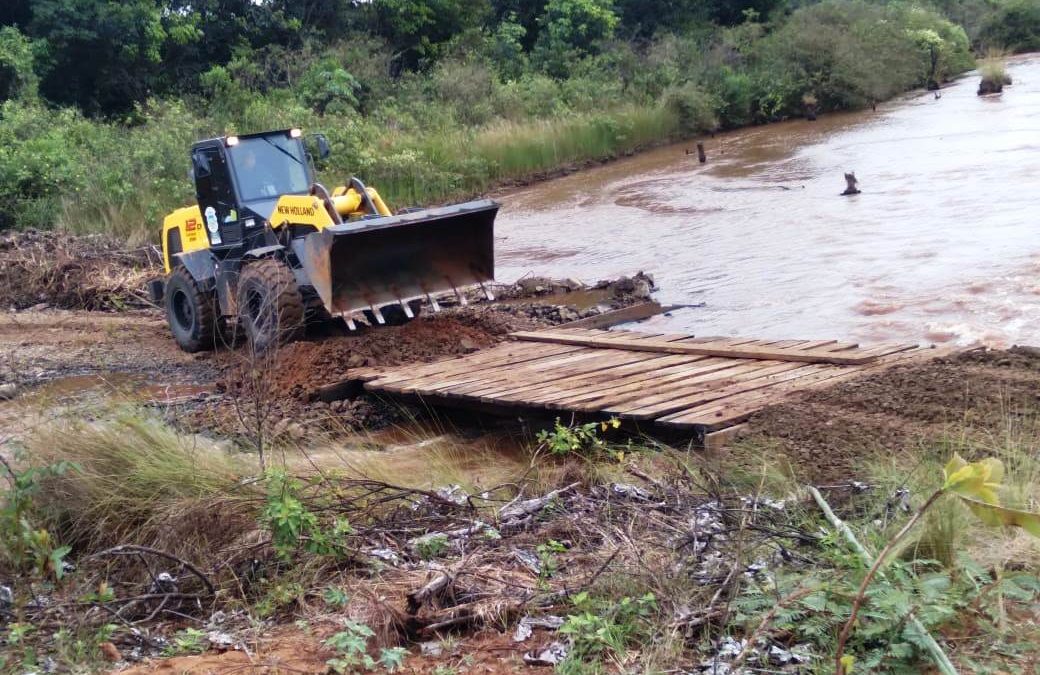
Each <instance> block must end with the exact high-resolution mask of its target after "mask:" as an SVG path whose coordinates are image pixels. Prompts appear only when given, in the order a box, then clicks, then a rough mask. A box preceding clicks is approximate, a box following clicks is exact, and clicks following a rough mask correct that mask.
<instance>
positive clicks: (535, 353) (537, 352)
mask: <svg viewBox="0 0 1040 675" xmlns="http://www.w3.org/2000/svg"><path fill="white" fill-rule="evenodd" d="M521 344H523V343H519V342H514V343H509V345H510V346H511V347H519V346H520V345H521ZM542 346H543V347H544V346H546V345H542ZM557 346H558V347H564V348H563V349H524V350H520V349H515V348H511V349H505V347H506V345H501V346H499V347H494V348H493V349H491V350H488V351H486V352H477V353H476V354H472V355H470V356H464V357H457V356H456V357H453V358H452V359H450V360H448V361H442V362H438V363H436V364H428V367H423V366H415V365H412V366H394V367H393V368H388V369H384V372H383V375H382V376H381V377H380V378H378V381H379V382H380V383H383V384H390V383H393V382H401V381H405V380H415V379H418V378H420V377H431V376H434V375H445V376H446V375H449V374H451V373H459V372H469V371H472V370H474V369H477V368H497V367H500V366H503V365H513V366H516V365H519V364H521V363H527V362H529V361H536V360H539V359H547V358H551V357H554V356H559V355H562V354H574V353H577V352H582V351H586V348H584V347H573V346H569V345H557ZM500 350H501V351H500Z"/></svg>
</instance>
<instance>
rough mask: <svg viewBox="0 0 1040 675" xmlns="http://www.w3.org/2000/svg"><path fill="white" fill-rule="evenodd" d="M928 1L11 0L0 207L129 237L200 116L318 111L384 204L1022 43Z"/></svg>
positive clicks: (175, 183) (1031, 1)
mask: <svg viewBox="0 0 1040 675" xmlns="http://www.w3.org/2000/svg"><path fill="white" fill-rule="evenodd" d="M935 1H936V2H937V3H938V4H937V5H936V6H934V7H933V6H928V5H917V4H905V3H902V2H877V1H875V2H870V1H868V0H824V1H823V2H819V3H815V2H806V1H805V0H786V1H785V0H711V1H709V2H694V1H692V0H690V1H686V2H672V1H668V2H665V1H664V0H539V1H536V2H519V1H517V0H374V1H372V2H353V1H351V0H307V1H302V2H290V1H289V0H120V1H119V2H116V1H115V0H13V1H9V2H5V3H4V6H3V7H0V198H2V199H3V202H4V204H5V205H7V206H6V208H5V209H4V211H3V212H2V213H0V227H4V226H14V225H20V226H50V225H54V224H58V225H61V226H65V227H68V228H70V229H73V230H77V231H80V230H90V231H94V230H110V231H115V232H117V233H121V234H129V233H131V232H144V233H150V232H152V231H153V230H155V229H156V224H157V220H158V219H159V218H160V217H161V215H162V214H163V213H164V212H165V211H166V210H168V209H169V208H170V207H171V206H175V205H178V204H182V203H185V202H186V201H188V200H190V198H191V194H192V190H191V185H190V183H189V182H188V180H187V178H186V169H187V166H186V165H187V162H186V157H187V148H188V146H189V144H190V143H191V142H192V141H193V140H195V139H196V138H199V137H203V136H207V135H218V134H222V133H227V132H231V131H236V132H247V131H256V130H260V129H264V128H274V127H280V126H290V125H293V126H302V127H305V128H308V129H312V130H319V129H320V130H322V131H325V132H326V133H327V134H328V135H329V137H330V139H331V140H332V142H333V147H334V155H333V157H332V158H331V159H330V160H329V163H328V165H327V166H325V167H322V169H323V178H324V179H325V180H327V181H328V182H339V181H341V180H342V179H343V178H345V177H346V176H347V175H349V174H356V175H359V176H361V177H363V178H364V179H365V180H366V181H367V182H369V183H371V184H374V185H377V186H379V187H380V189H381V190H382V191H383V192H384V193H385V194H386V195H387V196H388V197H389V198H390V200H391V201H392V203H393V204H394V205H396V206H404V205H407V204H410V203H422V202H430V201H436V200H441V199H446V198H451V197H456V196H461V195H465V194H469V193H474V192H478V191H481V190H484V189H486V188H487V187H488V186H489V185H492V184H494V183H496V182H500V181H503V180H509V179H514V178H520V177H525V176H528V175H531V174H534V173H538V172H541V171H546V170H552V169H554V168H557V167H559V166H561V165H565V164H568V163H573V162H581V161H585V160H588V159H594V158H602V157H609V156H612V155H616V154H619V153H623V152H627V151H630V150H633V149H636V148H639V147H643V146H646V145H650V144H653V143H659V142H662V141H664V140H668V139H670V138H678V137H683V136H689V135H692V134H695V133H698V132H702V131H705V130H710V129H715V128H725V127H732V126H737V125H743V124H749V123H760V122H767V121H771V120H777V119H782V118H784V117H789V116H795V115H800V114H803V113H804V112H805V106H806V105H807V103H809V102H812V103H811V104H812V105H813V106H814V107H818V109H819V110H820V111H826V110H835V109H845V108H852V107H858V106H863V105H867V104H869V103H870V102H871V101H876V100H880V99H884V98H886V97H889V96H892V95H893V94H896V93H898V92H900V91H904V90H906V89H909V88H912V87H915V86H922V85H925V84H928V83H930V82H937V81H941V80H943V79H944V78H947V77H949V76H950V75H952V74H955V73H958V72H961V71H963V70H966V69H968V68H970V67H971V65H972V63H973V60H972V57H971V54H970V51H969V50H970V47H969V44H970V42H971V41H972V40H974V41H975V42H976V43H977V45H978V44H983V43H985V44H990V45H992V44H998V43H999V44H1000V45H1001V46H1007V47H1009V48H1013V49H1028V48H1035V47H1036V46H1037V39H1038V38H1037V36H1038V35H1040V18H1038V16H1040V0H935ZM947 17H952V18H953V19H955V20H956V21H954V20H951V19H950V18H947ZM957 21H959V22H961V23H963V25H964V27H963V28H962V27H961V25H959V24H958V23H957Z"/></svg>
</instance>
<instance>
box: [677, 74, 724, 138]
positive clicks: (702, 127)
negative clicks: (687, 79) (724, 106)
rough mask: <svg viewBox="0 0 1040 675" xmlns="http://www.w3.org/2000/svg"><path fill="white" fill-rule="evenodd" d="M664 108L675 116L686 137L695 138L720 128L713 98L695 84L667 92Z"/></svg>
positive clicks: (681, 131)
mask: <svg viewBox="0 0 1040 675" xmlns="http://www.w3.org/2000/svg"><path fill="white" fill-rule="evenodd" d="M664 107H665V109H666V110H668V111H669V112H670V113H671V114H672V115H674V116H675V120H676V124H677V125H678V129H679V132H680V133H681V134H683V135H684V136H693V135H695V134H698V133H701V132H704V131H708V130H711V129H714V128H715V127H716V126H718V119H717V118H716V117H715V109H714V107H713V106H712V102H711V98H710V97H709V96H708V95H706V94H705V93H704V92H703V91H701V90H700V88H699V87H697V86H696V85H694V84H689V83H688V84H684V85H682V86H681V87H674V88H672V89H669V90H668V91H667V92H665V95H664Z"/></svg>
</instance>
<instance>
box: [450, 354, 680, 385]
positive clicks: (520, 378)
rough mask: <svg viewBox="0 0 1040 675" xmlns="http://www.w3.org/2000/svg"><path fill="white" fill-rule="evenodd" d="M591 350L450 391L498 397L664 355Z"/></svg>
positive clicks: (505, 373)
mask: <svg viewBox="0 0 1040 675" xmlns="http://www.w3.org/2000/svg"><path fill="white" fill-rule="evenodd" d="M589 351H590V352H591V353H592V355H591V357H590V358H589V359H586V360H584V361H582V362H580V363H573V364H570V366H565V367H555V368H552V369H550V370H548V371H541V372H532V370H531V369H524V370H519V371H514V372H504V373H502V374H500V376H498V377H496V378H494V379H493V380H486V381H483V382H479V383H474V384H472V385H469V386H463V387H455V388H453V389H452V390H451V391H450V392H449V393H450V395H452V396H477V397H494V396H497V395H499V394H501V393H505V392H506V391H511V390H514V389H526V388H529V387H535V386H547V385H551V384H552V383H553V382H556V381H559V380H562V379H565V378H568V377H571V376H581V375H588V374H590V373H597V372H599V371H602V370H609V369H613V368H616V367H618V366H625V365H628V364H631V363H639V362H642V361H646V360H656V359H660V358H662V355H661V354H651V353H647V352H626V351H619V350H606V349H603V350H599V349H596V350H589ZM611 351H613V353H612V354H610V353H607V352H611Z"/></svg>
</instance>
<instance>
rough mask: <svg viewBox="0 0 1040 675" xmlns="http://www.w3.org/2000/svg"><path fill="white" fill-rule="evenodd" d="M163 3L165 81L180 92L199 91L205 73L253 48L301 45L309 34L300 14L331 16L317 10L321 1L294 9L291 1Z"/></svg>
mask: <svg viewBox="0 0 1040 675" xmlns="http://www.w3.org/2000/svg"><path fill="white" fill-rule="evenodd" d="M164 4H166V5H167V7H168V9H167V11H166V12H164V16H163V21H164V26H165V27H166V30H167V32H168V33H169V34H170V39H168V40H167V42H166V45H165V49H164V52H163V74H162V83H161V85H162V87H163V89H165V90H168V91H171V92H177V93H183V92H185V91H195V90H197V89H198V86H199V77H200V76H201V75H202V74H203V73H205V72H208V71H209V70H210V69H211V68H212V67H214V66H226V65H228V63H230V62H231V60H232V59H233V58H235V57H236V56H239V55H242V54H249V52H250V51H251V50H265V49H267V48H269V47H272V46H277V47H282V48H288V49H292V50H297V49H299V48H300V47H301V46H302V45H303V39H304V37H305V34H306V30H305V27H304V23H303V18H301V17H304V16H306V17H308V18H309V19H310V20H314V21H319V22H320V21H322V20H325V19H322V18H321V17H326V18H327V17H328V13H327V12H325V11H319V10H320V9H321V6H322V3H319V2H304V3H300V5H299V6H296V7H295V9H290V6H292V5H293V3H290V2H254V1H253V0H164ZM283 5H284V6H283ZM314 7H317V9H314ZM307 8H311V9H307Z"/></svg>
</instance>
